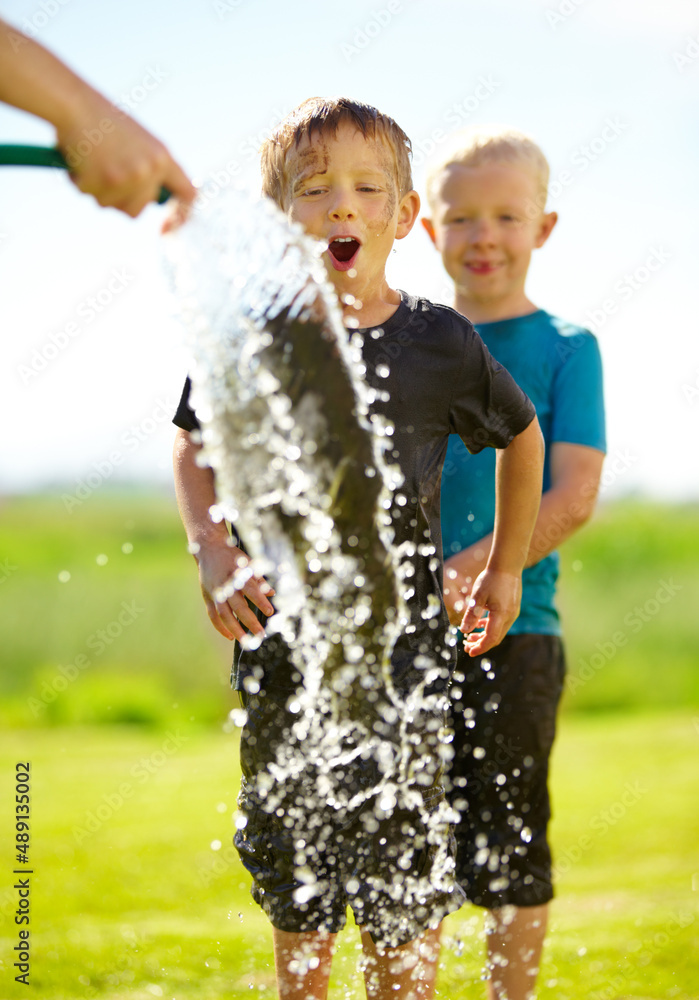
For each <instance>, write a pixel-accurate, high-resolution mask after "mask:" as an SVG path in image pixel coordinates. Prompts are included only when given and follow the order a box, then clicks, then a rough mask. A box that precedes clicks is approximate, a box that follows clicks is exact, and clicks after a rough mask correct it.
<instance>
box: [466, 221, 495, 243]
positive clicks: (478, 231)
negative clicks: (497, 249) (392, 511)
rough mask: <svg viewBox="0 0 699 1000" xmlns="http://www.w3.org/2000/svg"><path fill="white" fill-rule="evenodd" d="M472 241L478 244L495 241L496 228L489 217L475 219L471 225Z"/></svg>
mask: <svg viewBox="0 0 699 1000" xmlns="http://www.w3.org/2000/svg"><path fill="white" fill-rule="evenodd" d="M469 238H470V242H471V243H474V244H476V245H477V246H478V245H484V244H491V243H494V242H495V229H494V227H493V225H492V224H491V222H490V221H489V220H488V219H474V220H473V221H472V223H471V225H470V227H469Z"/></svg>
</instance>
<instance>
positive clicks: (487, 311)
mask: <svg viewBox="0 0 699 1000" xmlns="http://www.w3.org/2000/svg"><path fill="white" fill-rule="evenodd" d="M540 203H541V194H540V191H539V185H538V182H537V178H536V176H535V174H534V173H533V171H532V170H531V169H530V168H528V167H527V166H525V165H523V164H518V163H506V162H493V163H485V164H482V165H480V166H477V167H476V166H465V165H464V164H460V163H452V164H450V165H449V166H448V167H447V168H446V169H445V170H444V172H443V174H442V177H441V183H440V185H439V189H438V194H437V197H436V199H435V203H434V206H433V215H432V218H431V219H423V220H422V221H423V225H424V227H425V229H426V230H427V232H428V233H429V236H430V238H431V240H432V242H433V243H434V244H435V246H436V247H437V249H438V250H439V252H440V253H441V255H442V261H443V263H444V267H445V268H446V270H447V273H448V274H449V276H450V277H451V278H452V280H453V281H454V285H455V291H456V303H455V304H456V308H457V309H458V310H459V312H463V313H465V314H466V315H467V316H470V317H471V318H472V319H476V320H481V321H485V320H488V319H505V318H510V317H513V316H520V315H525V314H526V313H528V312H532V311H533V308H534V307H533V306H532V304H531V302H529V300H528V299H527V297H526V295H525V291H524V284H525V280H526V277H527V271H528V269H529V263H530V260H531V254H532V250H534V249H535V248H536V247H540V246H543V244H544V243H545V242H546V240H547V239H548V237H549V235H550V233H551V230H552V229H553V227H554V225H555V224H556V213H555V212H549V213H544V212H543V211H542V210H541V209H540V208H538V207H537V205H538V204H540Z"/></svg>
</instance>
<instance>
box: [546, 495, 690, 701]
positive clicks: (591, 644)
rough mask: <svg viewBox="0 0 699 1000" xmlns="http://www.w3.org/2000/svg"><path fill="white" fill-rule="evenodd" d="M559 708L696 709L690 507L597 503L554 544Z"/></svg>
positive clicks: (688, 505) (636, 503)
mask: <svg viewBox="0 0 699 1000" xmlns="http://www.w3.org/2000/svg"><path fill="white" fill-rule="evenodd" d="M559 591H560V600H559V604H560V607H561V612H562V620H563V624H564V632H565V637H566V645H567V651H568V674H569V677H568V692H567V699H566V702H565V707H566V708H573V709H603V708H607V709H608V708H621V707H624V708H632V707H644V706H648V707H658V706H667V707H670V706H682V705H695V706H699V672H698V671H697V670H696V635H697V631H696V608H697V606H699V506H697V505H696V504H686V505H680V504H676V505H669V504H666V505H663V504H654V503H649V502H640V501H625V502H623V503H622V502H617V503H610V504H602V505H601V506H600V508H599V509H598V511H597V513H596V514H595V517H594V518H593V520H592V521H591V522H590V524H589V525H587V526H586V527H585V528H584V529H583V530H582V531H580V532H578V534H577V535H574V536H573V537H572V538H571V539H570V540H569V541H568V542H567V543H566V544H565V545H564V546H563V547H562V550H561V581H560V587H559Z"/></svg>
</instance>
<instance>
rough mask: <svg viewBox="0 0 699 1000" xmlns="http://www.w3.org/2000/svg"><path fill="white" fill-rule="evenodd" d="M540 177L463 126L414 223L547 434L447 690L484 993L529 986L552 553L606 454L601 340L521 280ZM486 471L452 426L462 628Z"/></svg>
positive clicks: (446, 493) (551, 680)
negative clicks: (479, 643) (509, 541)
mask: <svg viewBox="0 0 699 1000" xmlns="http://www.w3.org/2000/svg"><path fill="white" fill-rule="evenodd" d="M548 174H549V168H548V163H547V162H546V158H545V156H544V154H543V153H542V151H541V149H540V148H539V147H538V146H537V145H536V143H535V142H533V140H532V139H530V138H529V137H528V136H526V135H524V134H523V133H521V132H518V131H516V130H515V129H511V128H501V127H498V126H495V127H491V128H487V127H476V128H473V129H469V130H466V131H464V132H461V133H457V134H456V135H455V136H453V137H452V139H451V140H450V142H449V146H448V147H447V149H446V152H444V153H443V154H442V156H441V157H440V159H439V160H438V161H436V162H434V163H433V164H432V165H431V169H429V171H428V178H427V196H428V202H429V207H430V218H426V219H423V220H422V221H423V225H424V226H425V228H426V230H427V232H428V234H429V236H430V238H431V240H432V242H433V243H434V244H435V246H436V247H437V249H438V250H439V252H440V254H441V256H442V262H443V264H444V267H445V268H446V270H447V273H448V274H449V276H450V278H451V279H452V281H453V282H454V306H455V308H456V309H457V310H458V311H459V312H460V313H462V314H463V315H465V316H468V317H469V319H470V320H471V321H472V322H473V323H474V324H475V326H476V329H477V330H478V332H479V333H480V335H481V336H482V338H483V340H484V341H485V344H486V346H487V347H488V349H489V350H490V352H491V353H492V354H493V356H494V357H496V358H497V359H498V361H500V363H501V364H503V365H505V366H506V368H507V369H508V371H509V372H510V373H511V374H512V375H513V376H514V378H515V379H516V380H517V382H518V384H519V385H520V386H521V387H522V388H523V389H524V390H525V392H526V393H527V394H528V395H529V397H530V398H531V400H532V402H533V403H534V405H535V407H536V411H537V416H538V418H539V422H540V424H541V428H542V431H543V434H544V440H545V444H546V461H545V465H544V482H543V496H542V499H541V507H540V511H539V515H538V518H537V521H536V526H535V529H534V532H533V535H532V539H531V544H530V548H529V553H528V555H527V560H526V567H525V570H524V573H523V593H522V606H521V610H520V614H519V617H518V618H517V620H516V621H515V622H514V624H513V625H512V627H511V628H510V629H509V632H508V634H507V636H506V638H504V640H503V641H502V642H500V643H499V644H498V645H497V646H495V647H493V648H491V649H490V650H489V651H488V652H487V655H486V656H483V655H482V651H479V653H478V655H475V653H476V651H475V650H474V649H471V650H470V651H469V652H470V654H471V655H470V656H469V655H468V654H467V652H465V651H462V652H459V654H458V661H457V669H456V672H455V675H454V677H455V683H454V686H453V688H452V708H453V726H454V730H455V739H454V756H453V760H452V764H451V792H450V797H451V801H452V804H453V805H454V806H455V808H456V809H457V810H458V811H459V812H460V814H461V820H460V822H459V823H458V824H457V827H456V839H457V878H458V880H459V882H460V884H461V886H462V887H463V889H464V890H465V892H466V895H467V896H468V899H469V900H470V901H471V902H473V903H475V904H476V905H477V906H481V907H484V908H485V909H486V910H488V911H489V920H488V922H487V951H488V956H489V966H490V976H491V979H490V982H489V994H488V995H489V997H490V998H491V1000H493V998H498V1000H505V998H507V1000H526V998H529V997H532V996H533V995H534V993H533V991H534V987H535V984H536V977H537V973H538V967H539V961H540V956H541V950H542V947H543V942H544V936H545V933H546V922H547V915H548V903H549V901H550V899H551V898H552V896H553V887H552V879H551V853H550V849H549V845H548V841H547V824H548V820H549V817H550V806H549V794H548V765H549V756H550V753H551V747H552V744H553V739H554V733H555V725H556V711H557V706H558V702H559V698H560V695H561V691H562V687H563V678H564V669H565V667H564V657H563V647H562V643H561V627H560V622H559V617H558V613H557V611H556V607H555V603H554V595H555V587H556V579H557V575H558V556H557V553H556V551H555V550H556V549H557V547H558V546H559V545H560V543H561V542H563V541H565V539H566V538H568V537H569V536H570V535H571V534H573V532H574V531H576V530H577V529H578V528H579V527H581V525H583V524H584V523H585V521H586V520H587V519H588V518H589V517H590V515H591V513H592V510H593V508H594V504H595V499H596V496H597V490H598V486H599V480H600V475H601V470H602V463H603V460H604V451H605V432H604V406H603V397H602V368H601V361H600V354H599V349H598V346H597V341H596V339H595V337H594V336H593V335H592V334H591V333H590V332H589V331H587V330H584V329H582V328H580V327H577V326H574V325H573V324H571V323H566V322H564V321H563V320H561V319H558V318H557V317H555V316H552V315H551V314H550V313H547V312H545V311H544V310H543V309H538V308H537V307H536V306H535V305H534V304H533V303H532V302H531V301H530V300H529V298H528V297H527V294H526V292H525V281H526V277H527V271H528V268H529V262H530V259H531V254H532V251H533V250H534V249H536V248H538V247H541V246H543V245H544V244H545V243H546V241H547V239H548V238H549V236H550V234H551V232H552V230H553V228H554V226H555V224H556V221H557V216H556V213H555V212H546V211H545V205H546V188H547V184H548ZM494 482H495V471H494V466H493V463H492V462H491V461H489V457H488V455H487V454H486V452H485V451H484V452H482V453H480V454H478V455H469V454H468V453H467V451H466V449H465V448H464V447H463V445H462V443H461V442H460V441H459V440H458V438H456V437H454V436H452V438H451V439H450V442H449V449H448V452H447V460H446V463H445V467H444V473H443V476H442V497H441V504H442V536H443V541H444V556H445V575H446V582H445V601H446V604H447V608H448V609H449V614H450V618H451V621H452V623H453V624H455V625H458V624H459V620H460V618H461V614H462V610H463V607H464V602H466V601H468V598H469V595H470V594H471V593H472V591H471V587H472V586H473V583H474V581H475V580H477V578H478V574H479V573H480V572H481V569H482V568H483V566H484V565H485V564H486V561H487V559H488V553H489V550H490V545H491V538H492V535H491V529H492V526H493V516H494V504H495V500H494ZM464 515H466V516H464Z"/></svg>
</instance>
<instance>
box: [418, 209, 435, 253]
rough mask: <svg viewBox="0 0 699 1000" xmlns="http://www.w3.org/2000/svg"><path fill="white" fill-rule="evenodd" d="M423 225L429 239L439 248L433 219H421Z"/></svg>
mask: <svg viewBox="0 0 699 1000" xmlns="http://www.w3.org/2000/svg"><path fill="white" fill-rule="evenodd" d="M420 222H421V223H422V228H423V229H424V230H425V232H426V233H427V235H428V236H429V238H430V239H431V240H432V242H433V243H434V245H435V246H437V234H436V233H435V231H434V226H433V225H432V219H426V218H425V217H424V216H423V217H422V218H421V219H420Z"/></svg>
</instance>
